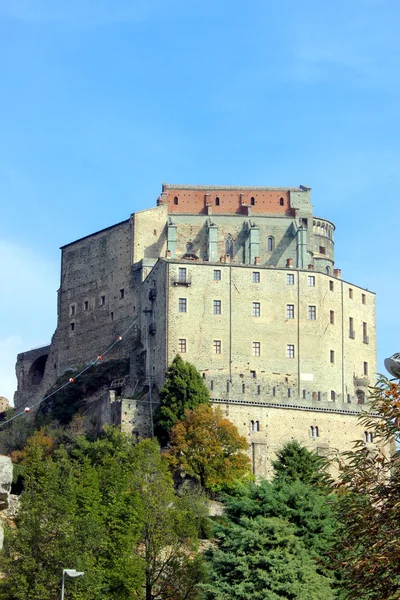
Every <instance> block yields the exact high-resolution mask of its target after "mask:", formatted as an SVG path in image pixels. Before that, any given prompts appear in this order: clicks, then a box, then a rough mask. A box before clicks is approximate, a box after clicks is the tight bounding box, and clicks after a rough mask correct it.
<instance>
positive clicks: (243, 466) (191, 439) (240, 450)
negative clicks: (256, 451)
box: [165, 404, 251, 491]
mask: <svg viewBox="0 0 400 600" xmlns="http://www.w3.org/2000/svg"><path fill="white" fill-rule="evenodd" d="M247 449H248V443H247V440H246V438H245V437H243V436H241V435H239V432H238V430H237V428H236V427H235V425H233V423H231V422H230V421H229V420H228V419H225V418H224V417H223V415H222V411H221V409H220V408H215V409H213V408H211V407H210V406H207V405H204V404H201V405H199V406H197V408H195V409H194V410H192V411H186V414H185V418H184V419H183V420H182V421H179V422H178V423H177V424H176V425H175V427H174V428H173V429H172V431H171V448H170V449H169V450H168V451H167V452H166V453H165V456H166V458H167V460H168V462H169V464H170V465H171V467H172V468H173V469H176V470H178V471H179V472H180V473H181V474H185V475H191V476H193V477H196V478H197V479H198V480H199V482H200V484H201V486H202V487H203V488H204V489H206V490H209V491H216V490H219V489H221V488H222V487H224V486H229V485H233V484H234V482H235V481H236V480H238V479H241V478H243V477H245V476H246V475H249V474H250V464H251V463H250V459H249V457H248V456H247V455H246V454H245V453H244V451H245V450H247Z"/></svg>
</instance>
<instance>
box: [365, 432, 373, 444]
mask: <svg viewBox="0 0 400 600" xmlns="http://www.w3.org/2000/svg"><path fill="white" fill-rule="evenodd" d="M373 441H374V436H373V434H372V433H371V432H370V431H364V442H366V443H367V444H372V442H373Z"/></svg>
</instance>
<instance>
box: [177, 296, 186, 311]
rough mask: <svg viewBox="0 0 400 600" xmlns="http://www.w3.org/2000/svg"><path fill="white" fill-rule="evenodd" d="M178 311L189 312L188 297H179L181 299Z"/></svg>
mask: <svg viewBox="0 0 400 600" xmlns="http://www.w3.org/2000/svg"><path fill="white" fill-rule="evenodd" d="M178 311H179V312H180V313H185V312H187V299H186V298H179V301H178Z"/></svg>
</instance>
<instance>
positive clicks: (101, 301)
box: [69, 288, 125, 317]
mask: <svg viewBox="0 0 400 600" xmlns="http://www.w3.org/2000/svg"><path fill="white" fill-rule="evenodd" d="M124 298H125V289H124V288H121V289H120V290H119V299H120V300H123V299H124ZM105 304H106V296H105V295H104V294H103V295H101V296H100V298H99V306H105ZM82 308H83V310H84V311H87V310H89V300H84V301H83V303H82ZM77 310H78V305H77V304H70V307H69V316H70V317H74V316H75V315H76V314H77Z"/></svg>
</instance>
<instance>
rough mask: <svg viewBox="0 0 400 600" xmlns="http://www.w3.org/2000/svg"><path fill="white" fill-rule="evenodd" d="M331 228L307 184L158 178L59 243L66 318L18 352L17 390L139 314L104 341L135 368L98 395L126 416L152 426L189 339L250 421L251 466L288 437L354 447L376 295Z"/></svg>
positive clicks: (215, 395) (372, 348) (190, 354)
mask: <svg viewBox="0 0 400 600" xmlns="http://www.w3.org/2000/svg"><path fill="white" fill-rule="evenodd" d="M334 230H335V226H334V225H333V223H331V222H330V221H328V220H326V219H322V218H318V217H316V216H314V215H313V207H312V204H311V199H310V188H307V187H304V186H300V187H299V188H248V187H243V188H238V187H209V186H180V185H167V184H163V189H162V194H161V196H160V197H159V199H158V201H157V206H156V207H154V208H152V209H149V210H144V211H141V212H138V213H135V214H133V215H131V217H130V219H129V220H127V221H124V222H122V223H119V224H118V225H115V226H113V227H109V228H107V229H105V230H103V231H100V232H97V233H95V234H93V235H91V236H87V237H86V238H83V239H81V240H78V241H76V242H73V243H71V244H68V245H67V246H64V247H63V248H62V249H61V250H62V267H61V284H60V290H59V295H58V324H57V330H56V332H55V334H54V336H53V340H52V343H51V345H50V346H48V347H45V348H42V349H38V350H35V351H31V352H27V353H23V354H21V355H19V357H18V361H17V375H18V392H17V394H16V396H15V402H16V405H18V406H21V405H22V404H25V403H26V404H28V405H29V403H32V400H37V399H38V398H40V395H43V394H44V393H45V391H46V389H48V388H49V386H50V385H52V384H54V382H55V380H56V379H57V377H59V376H60V375H62V374H63V373H65V372H66V371H68V370H72V371H74V370H76V369H79V368H81V367H82V366H84V365H86V364H87V363H89V362H90V361H91V360H93V359H94V358H95V357H96V356H97V354H99V353H101V352H102V351H103V350H104V349H105V348H107V347H109V346H110V345H111V344H112V343H113V341H114V340H115V339H116V338H117V336H118V335H121V334H122V333H123V332H124V331H125V330H127V329H128V328H129V331H128V333H127V335H124V339H123V340H122V343H121V344H117V345H115V346H114V347H113V348H112V351H111V352H110V353H109V354H108V355H107V356H108V357H110V358H127V357H128V358H129V359H130V376H129V377H128V378H125V380H124V382H123V386H122V389H118V393H117V394H116V392H115V389H116V388H117V387H121V386H117V385H116V386H114V388H113V389H114V391H113V390H112V391H111V395H110V401H111V404H113V407H112V410H111V409H110V410H108V409H106V408H104V407H103V409H102V414H104V418H106V417H107V415H109V420H111V421H112V422H119V423H120V424H121V426H122V428H123V429H124V430H125V431H129V432H131V433H133V434H135V435H136V436H137V437H143V436H146V435H149V434H150V433H151V410H150V408H151V407H152V406H153V405H154V403H156V402H157V395H156V390H157V389H159V388H160V387H161V386H162V384H163V381H164V376H165V370H166V368H167V366H168V365H169V364H170V362H171V361H172V360H173V358H174V356H175V355H176V354H177V353H179V354H181V355H182V356H183V358H185V359H186V360H189V361H190V362H192V363H193V364H194V365H195V366H196V367H197V369H198V370H199V371H200V372H201V373H202V374H203V377H204V380H205V382H206V384H207V386H208V387H209V389H210V394H211V397H212V399H213V401H214V402H215V403H216V404H218V405H220V406H221V407H222V408H223V410H224V411H225V412H226V413H227V414H229V418H230V419H231V420H232V421H233V422H234V423H235V424H236V425H237V426H238V427H239V430H240V431H241V433H242V434H243V435H246V436H247V437H248V439H249V441H250V443H251V457H252V459H253V468H254V471H255V473H256V474H258V475H266V476H267V475H268V474H269V469H270V467H269V461H270V458H271V457H272V456H273V455H274V452H275V451H276V449H277V448H279V447H281V446H282V445H283V444H284V443H285V442H286V441H287V440H289V439H298V440H299V441H301V442H302V443H305V444H306V445H308V446H309V447H313V448H314V447H315V448H317V449H318V451H319V452H321V453H323V452H327V451H328V450H332V449H335V448H337V449H340V450H343V449H345V448H348V447H349V445H350V442H351V440H353V439H357V438H358V439H359V438H360V436H361V438H362V436H363V435H364V432H363V431H361V429H360V427H359V425H358V424H357V415H358V413H359V411H360V410H361V409H362V408H363V406H362V405H363V403H364V401H365V398H366V395H367V388H368V385H370V384H371V383H374V381H375V372H376V343H375V295H374V294H373V293H372V292H369V291H367V290H364V289H361V288H360V287H358V286H356V285H354V284H351V283H348V282H346V281H344V280H342V279H341V273H340V271H339V270H338V269H335V265H334ZM141 391H142V392H144V393H147V394H148V395H143V394H140V392H141ZM150 393H151V398H149V394H150ZM133 398H135V399H133ZM137 398H140V399H137ZM150 400H151V401H150ZM117 406H118V408H116V407H117ZM107 418H108V417H107Z"/></svg>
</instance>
